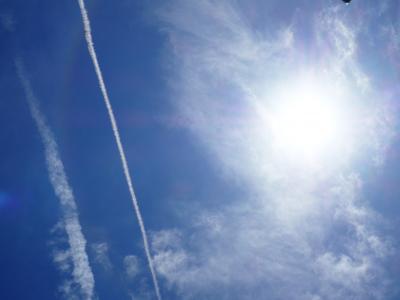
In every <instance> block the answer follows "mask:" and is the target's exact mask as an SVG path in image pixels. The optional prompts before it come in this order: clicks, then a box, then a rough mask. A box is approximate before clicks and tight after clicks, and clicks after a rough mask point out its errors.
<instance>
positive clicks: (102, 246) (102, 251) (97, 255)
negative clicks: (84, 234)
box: [91, 242, 112, 270]
mask: <svg viewBox="0 0 400 300" xmlns="http://www.w3.org/2000/svg"><path fill="white" fill-rule="evenodd" d="M91 248H92V251H93V254H94V259H95V261H96V262H97V263H99V264H100V265H101V266H102V267H103V268H104V269H105V270H111V269H112V264H111V261H110V257H109V247H108V244H107V243H105V242H102V243H94V244H92V246H91Z"/></svg>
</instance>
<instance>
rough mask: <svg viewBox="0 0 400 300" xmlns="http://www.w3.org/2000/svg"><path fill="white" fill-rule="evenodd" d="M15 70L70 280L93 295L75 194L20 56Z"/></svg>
mask: <svg viewBox="0 0 400 300" xmlns="http://www.w3.org/2000/svg"><path fill="white" fill-rule="evenodd" d="M15 66H16V69H17V74H18V77H19V79H20V80H21V83H22V87H23V89H24V92H25V95H26V98H27V100H28V104H29V108H30V111H31V114H32V117H33V119H34V121H35V123H36V126H37V128H38V130H39V134H40V136H41V138H42V142H43V145H44V149H45V156H46V163H47V170H48V173H49V177H50V182H51V184H52V186H53V189H54V191H55V194H56V195H57V197H58V198H59V199H60V202H61V208H62V213H63V217H64V220H63V224H64V225H65V231H66V233H67V236H68V242H69V247H70V249H69V251H67V253H68V254H69V256H70V258H71V261H72V264H73V269H72V277H73V281H74V283H76V284H78V285H79V286H80V291H81V294H82V296H83V298H84V299H93V291H94V284H95V282H94V277H93V273H92V270H91V268H90V265H89V259H88V255H87V253H86V240H85V237H84V236H83V233H82V228H81V225H80V223H79V218H78V212H77V207H76V202H75V198H74V195H73V192H72V188H71V187H70V185H69V183H68V179H67V175H66V174H65V171H64V165H63V163H62V161H61V158H60V155H59V153H58V146H57V143H56V141H55V139H54V136H53V133H52V131H51V130H50V128H49V127H48V126H47V124H46V119H45V117H44V115H43V114H42V113H41V111H40V109H39V105H38V101H37V100H36V97H35V95H34V93H33V89H32V86H31V83H30V81H29V79H28V76H27V72H26V70H25V68H24V65H23V63H22V61H21V60H19V59H16V60H15Z"/></svg>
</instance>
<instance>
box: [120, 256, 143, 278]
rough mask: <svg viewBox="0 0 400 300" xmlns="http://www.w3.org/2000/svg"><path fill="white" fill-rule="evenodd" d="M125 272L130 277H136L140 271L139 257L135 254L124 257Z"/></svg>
mask: <svg viewBox="0 0 400 300" xmlns="http://www.w3.org/2000/svg"><path fill="white" fill-rule="evenodd" d="M124 268H125V273H126V275H127V276H128V277H129V278H134V277H136V275H138V274H139V273H140V265H139V259H138V258H137V257H136V256H135V255H127V256H125V257H124Z"/></svg>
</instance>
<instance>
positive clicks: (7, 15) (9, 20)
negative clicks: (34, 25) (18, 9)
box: [0, 12, 16, 32]
mask: <svg viewBox="0 0 400 300" xmlns="http://www.w3.org/2000/svg"><path fill="white" fill-rule="evenodd" d="M0 21H1V25H2V26H3V28H4V30H6V31H8V32H13V31H15V26H16V22H15V19H14V15H13V14H12V13H11V12H3V13H0Z"/></svg>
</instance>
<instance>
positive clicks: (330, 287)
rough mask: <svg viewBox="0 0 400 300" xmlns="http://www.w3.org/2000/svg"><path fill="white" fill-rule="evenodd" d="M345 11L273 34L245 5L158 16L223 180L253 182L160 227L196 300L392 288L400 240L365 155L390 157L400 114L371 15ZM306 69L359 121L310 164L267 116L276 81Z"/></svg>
mask: <svg viewBox="0 0 400 300" xmlns="http://www.w3.org/2000/svg"><path fill="white" fill-rule="evenodd" d="M279 3H281V4H278V2H277V1H275V2H274V4H276V9H277V10H279V9H278V8H282V10H284V9H286V10H290V9H289V8H288V7H290V5H289V4H287V3H286V2H285V3H286V4H285V3H283V2H279ZM285 5H286V6H285ZM254 6H256V7H257V3H256V2H254ZM316 7H318V6H316ZM308 8H309V7H308ZM344 9H345V7H344V6H339V5H338V6H336V5H335V6H333V7H332V6H329V5H327V7H326V8H324V9H322V10H320V11H315V10H313V9H310V11H302V12H301V13H303V14H304V19H307V20H309V23H308V24H309V25H304V24H302V26H297V25H298V24H297V23H296V22H298V21H296V20H295V18H292V17H290V18H286V19H283V20H281V23H280V24H281V25H280V26H276V25H275V26H270V27H268V26H267V29H266V30H265V31H260V30H255V29H254V28H253V27H252V25H251V20H249V19H248V18H247V16H246V15H245V14H243V13H242V11H241V9H240V4H238V3H237V2H234V1H228V0H224V1H218V3H215V2H214V1H201V2H195V3H194V2H187V1H182V0H172V1H169V2H168V3H167V4H166V5H165V7H164V9H161V10H160V11H159V12H158V16H159V18H160V20H161V26H162V29H163V30H164V32H166V33H167V35H168V38H169V45H170V49H171V53H170V54H171V56H170V57H169V59H170V60H169V62H168V64H169V66H172V68H171V69H170V71H171V76H172V79H171V80H170V84H171V90H172V93H173V95H172V96H171V98H172V99H173V105H174V106H175V107H176V109H177V111H178V113H179V114H180V115H181V116H182V119H185V120H187V123H186V124H187V126H188V129H189V130H191V132H192V133H193V135H194V136H195V137H197V138H198V139H199V140H200V141H201V142H202V143H203V144H204V145H205V147H206V149H207V150H208V151H209V153H210V157H211V159H213V160H214V162H215V165H216V166H218V167H219V170H221V171H222V174H223V176H225V178H226V179H228V180H231V181H232V182H234V183H235V184H239V185H240V186H242V187H243V188H244V189H245V190H249V191H250V192H249V193H248V195H247V197H246V198H243V196H241V197H240V199H235V198H233V199H229V200H227V199H215V200H216V201H217V200H219V201H218V202H219V203H220V204H221V203H226V205H225V207H224V206H223V205H220V206H222V208H219V209H218V211H213V209H212V208H210V207H208V208H205V207H201V206H200V209H199V210H200V211H196V217H195V218H194V221H193V223H192V224H191V225H188V228H187V229H186V230H177V229H174V230H171V231H168V230H164V231H160V232H159V233H154V234H153V235H152V248H153V249H154V253H155V255H154V262H155V265H156V268H157V271H158V272H159V273H160V275H161V276H162V277H163V278H164V279H165V280H166V282H167V283H168V285H169V286H170V288H171V289H175V290H176V291H178V293H179V294H180V296H181V297H182V298H183V299H191V298H194V299H205V298H206V299H254V298H255V296H254V295H257V296H256V297H257V298H259V299H263V298H268V299H307V300H311V299H313V300H315V299H328V300H329V299H382V298H384V295H385V292H386V291H387V290H388V285H387V284H388V278H387V275H386V274H385V272H384V270H383V267H382V264H383V261H384V259H385V257H387V255H388V253H390V245H389V243H388V242H387V239H386V237H385V236H383V235H382V234H381V233H380V232H379V227H378V226H377V225H378V224H379V217H378V216H377V215H376V213H374V212H373V211H372V210H371V209H370V208H368V205H367V204H366V202H365V201H364V200H363V199H362V197H361V195H362V189H363V178H362V175H363V174H362V173H361V172H360V171H358V170H357V169H356V168H355V167H354V164H353V161H354V160H355V159H357V160H358V161H362V163H363V164H365V165H368V166H374V167H375V166H382V165H383V164H384V158H385V155H386V151H387V149H388V147H389V145H390V142H391V140H392V139H393V134H394V131H393V128H394V120H393V115H392V112H391V111H390V109H387V105H388V104H389V103H388V102H389V100H390V98H389V97H387V96H386V95H385V94H382V93H381V91H380V90H379V89H378V88H376V86H375V84H376V80H375V78H374V74H371V73H369V72H367V69H366V68H365V67H364V65H363V64H361V63H360V58H359V56H360V52H362V48H361V46H360V45H361V44H360V43H361V41H360V39H361V36H362V35H363V34H365V31H364V30H363V26H368V25H367V24H366V23H365V22H361V21H362V20H361V18H360V19H351V17H348V13H346V12H345V11H344ZM255 11H257V9H255ZM258 13H259V14H260V15H261V16H262V17H263V18H264V19H265V20H268V18H269V17H272V16H273V13H274V12H273V11H272V10H271V11H261V10H260V11H258ZM296 13H298V12H296V11H295V10H293V11H292V13H289V12H287V11H285V14H286V15H291V16H294V15H295V14H296ZM364 21H365V20H364ZM266 24H268V25H271V24H269V22H268V21H266ZM307 26H308V27H307ZM305 27H307V29H306V30H305V31H306V33H307V34H308V35H309V36H307V39H306V41H307V42H305V41H303V39H305V37H304V36H303V35H305V33H304V32H302V30H303V28H305ZM269 28H273V29H271V30H269ZM305 43H307V45H304V44H305ZM307 51H310V54H309V55H308V56H307V53H305V52H307ZM171 60H172V61H173V63H171V62H170V61H171ZM304 70H311V72H313V74H314V75H315V76H316V77H317V78H320V79H321V80H325V81H326V82H328V84H329V85H331V86H332V90H334V91H336V92H337V94H335V103H337V104H338V105H342V106H343V107H345V110H346V113H347V117H346V118H347V119H346V122H348V127H347V132H346V133H345V135H344V137H343V140H342V142H341V143H337V145H334V146H333V149H330V151H331V152H330V153H329V155H328V156H326V157H324V158H323V159H320V160H316V161H315V162H313V163H310V164H306V163H305V162H304V161H301V160H299V159H292V158H290V157H289V158H288V157H287V156H285V155H283V154H282V153H281V152H279V151H276V150H275V149H274V147H273V145H271V139H272V138H271V134H270V133H269V132H268V130H267V129H266V127H265V125H264V126H263V117H264V116H265V115H268V113H269V111H270V109H271V107H272V105H273V104H274V102H276V101H279V98H277V97H276V95H277V93H276V92H275V91H276V90H277V89H278V88H279V86H283V87H284V88H286V89H290V88H291V87H292V85H291V80H292V79H293V78H294V79H295V78H296V77H298V76H301V74H303V71H304ZM376 99H379V101H376ZM238 198H239V197H238ZM380 283H382V284H380Z"/></svg>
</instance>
